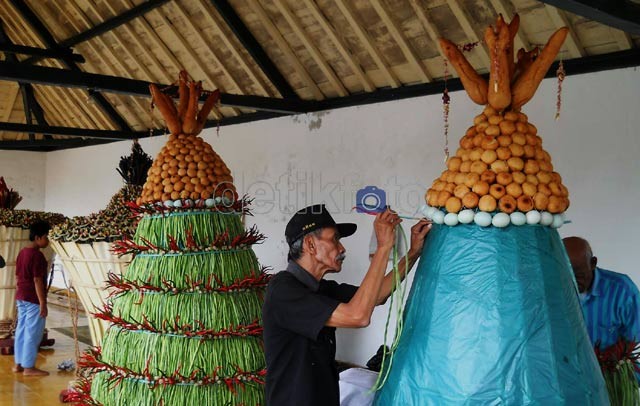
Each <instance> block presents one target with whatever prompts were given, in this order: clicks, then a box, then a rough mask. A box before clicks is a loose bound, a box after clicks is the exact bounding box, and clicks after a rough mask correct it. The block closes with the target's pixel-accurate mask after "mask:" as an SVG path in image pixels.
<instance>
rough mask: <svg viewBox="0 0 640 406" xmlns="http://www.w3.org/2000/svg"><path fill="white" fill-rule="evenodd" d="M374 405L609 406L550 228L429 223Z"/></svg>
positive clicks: (567, 265) (572, 286)
mask: <svg viewBox="0 0 640 406" xmlns="http://www.w3.org/2000/svg"><path fill="white" fill-rule="evenodd" d="M404 322H405V326H404V331H403V333H402V336H401V339H400V343H399V345H398V347H397V349H396V351H395V353H394V357H393V362H392V366H391V371H390V374H389V377H388V380H387V382H386V384H385V385H384V386H383V388H382V389H381V390H380V391H379V392H378V393H377V395H376V399H375V401H374V404H375V405H378V406H381V405H389V406H391V405H393V406H396V405H416V406H418V405H419V406H424V405H438V406H440V405H608V404H609V400H608V397H607V391H606V386H605V383H604V380H603V378H602V374H601V372H600V368H599V366H598V362H597V360H596V358H595V354H594V351H593V348H592V346H591V343H590V341H589V337H588V335H587V331H586V329H585V326H584V321H583V317H582V312H581V310H580V304H579V301H578V296H577V289H576V284H575V279H574V276H573V272H572V270H571V265H570V263H569V260H568V258H567V255H566V253H565V250H564V247H563V245H562V241H561V239H560V236H559V235H558V232H557V231H556V230H555V229H552V228H550V227H544V226H520V227H516V226H510V227H507V228H495V227H486V228H482V227H479V226H476V225H458V226H456V227H448V226H444V225H436V224H434V225H433V228H432V229H431V232H430V233H429V235H428V237H427V241H426V243H425V247H424V250H423V253H422V258H421V259H420V262H419V264H418V269H417V273H416V275H415V278H414V281H413V285H412V287H411V292H410V294H409V298H408V300H407V304H406V306H405V309H404Z"/></svg>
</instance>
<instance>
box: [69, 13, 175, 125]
mask: <svg viewBox="0 0 640 406" xmlns="http://www.w3.org/2000/svg"><path fill="white" fill-rule="evenodd" d="M88 5H89V6H88V7H89V10H90V11H91V12H92V13H93V14H94V15H96V16H97V17H98V18H99V19H100V20H101V21H103V22H104V21H108V19H107V18H105V17H103V16H102V14H101V13H100V10H98V8H97V7H95V6H94V5H93V4H91V3H88ZM76 13H78V15H79V16H81V17H82V19H83V21H84V22H85V24H88V25H89V26H90V24H91V23H90V21H89V20H88V18H86V16H85V15H84V13H83V12H82V11H81V10H76ZM109 34H110V35H111V36H112V37H113V39H114V40H115V41H116V43H117V44H118V46H119V47H120V49H121V50H122V51H124V53H125V54H126V55H127V57H128V59H129V60H130V61H132V62H133V63H134V64H135V66H136V67H137V68H138V69H139V70H140V72H142V73H143V74H144V76H145V78H146V79H147V80H149V81H156V80H157V78H155V77H154V75H153V74H152V73H151V71H150V70H149V68H148V67H147V66H146V64H144V63H141V61H140V58H138V56H137V55H135V54H134V53H133V51H132V50H131V48H130V47H129V45H128V44H127V43H126V42H125V41H124V39H123V38H122V35H120V34H119V33H118V31H116V30H115V29H113V30H111V31H109ZM100 39H101V43H102V45H103V47H105V49H106V51H107V52H108V53H109V54H110V55H111V56H112V57H113V58H114V60H115V61H116V62H117V63H118V65H119V66H120V69H121V72H124V73H125V75H127V76H129V77H133V76H134V72H133V71H132V70H131V68H129V67H128V66H127V65H126V64H124V62H123V60H124V58H122V57H118V56H116V55H115V53H114V51H113V49H112V47H109V46H108V45H107V44H106V42H105V41H104V39H103V38H100ZM132 102H133V103H134V104H135V105H136V106H137V107H138V109H139V110H140V111H141V112H142V113H143V116H142V117H149V118H150V120H149V121H146V120H145V119H144V118H141V117H140V116H137V119H138V120H139V121H140V122H141V126H142V127H147V126H149V122H150V125H151V126H156V127H160V126H162V124H161V122H160V121H159V120H158V119H157V118H155V117H154V116H153V115H152V114H148V108H147V106H146V105H145V104H144V103H142V101H140V100H137V99H133V100H132Z"/></svg>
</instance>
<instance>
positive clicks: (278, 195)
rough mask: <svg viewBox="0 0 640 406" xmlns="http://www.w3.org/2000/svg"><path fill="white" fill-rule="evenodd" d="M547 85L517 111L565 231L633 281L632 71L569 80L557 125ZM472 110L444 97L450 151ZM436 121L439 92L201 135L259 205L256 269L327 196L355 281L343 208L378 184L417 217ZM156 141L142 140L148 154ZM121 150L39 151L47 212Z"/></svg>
mask: <svg viewBox="0 0 640 406" xmlns="http://www.w3.org/2000/svg"><path fill="white" fill-rule="evenodd" d="M555 86H556V84H555V81H554V80H546V81H545V82H544V83H543V84H542V86H541V88H540V90H539V91H538V94H537V95H536V97H535V98H534V100H532V101H531V102H530V104H529V105H527V106H525V112H526V113H527V114H528V115H529V117H530V121H531V122H533V123H534V124H535V125H536V126H537V127H538V129H539V133H540V134H541V135H542V137H543V138H544V145H545V147H546V149H547V150H548V151H549V152H550V154H551V155H552V157H553V163H554V165H555V167H556V169H557V170H558V171H559V172H560V173H561V174H562V175H563V177H564V181H565V184H566V185H567V187H568V188H569V190H570V193H571V201H572V206H571V208H570V210H569V212H568V216H569V218H570V219H571V220H572V221H573V223H572V224H570V225H566V226H565V227H564V228H562V229H561V234H562V235H563V236H566V235H572V234H577V235H581V236H584V237H585V238H587V239H589V240H591V241H592V245H593V248H594V251H595V253H596V255H598V257H599V258H600V263H601V265H602V266H604V267H607V268H610V269H612V270H616V271H619V272H625V273H628V274H630V275H631V276H632V278H633V279H634V280H635V281H636V283H638V284H640V269H638V268H637V266H636V264H637V263H638V260H639V255H638V248H637V247H638V246H639V244H638V243H639V242H640V241H639V240H640V239H639V238H638V231H637V230H638V229H639V228H640V216H638V215H637V214H636V212H637V208H636V206H637V202H638V201H640V179H639V176H640V163H639V159H638V157H639V156H640V134H639V132H638V129H640V72H638V70H637V69H633V68H631V69H624V70H617V71H610V72H602V73H595V74H589V75H581V76H569V77H567V79H566V81H565V84H564V92H563V110H562V117H561V119H560V121H558V122H556V121H554V119H553V116H554V113H555V104H556V94H555V89H556V87H555ZM479 111H481V107H480V106H476V105H473V104H472V103H471V102H470V101H469V100H468V98H467V97H466V95H465V94H464V93H462V92H456V93H454V94H453V95H452V106H451V118H450V119H451V129H450V140H451V141H450V148H451V149H452V151H454V152H455V148H456V147H457V140H458V139H459V138H460V136H461V135H463V134H464V131H465V130H466V128H467V127H468V126H469V125H470V124H471V123H472V118H473V116H474V115H476V114H478V112H479ZM442 124H443V123H442V105H441V101H440V95H433V96H428V97H421V98H415V99H407V100H402V101H394V102H388V103H383V104H376V105H369V106H361V107H354V108H345V109H340V110H335V111H330V112H325V113H321V114H311V115H301V116H296V117H285V118H279V119H273V120H268V121H261V122H255V123H247V124H242V125H236V126H231V127H225V128H222V129H221V131H220V136H219V137H218V136H217V135H216V132H215V129H209V130H207V131H206V132H205V133H204V138H205V139H206V140H207V141H208V142H209V143H211V144H212V145H213V147H214V149H216V150H217V152H218V153H220V154H221V156H222V157H224V159H225V160H226V162H227V164H228V165H229V167H230V168H231V169H232V171H233V173H234V176H235V183H236V186H237V187H238V189H239V190H240V191H241V192H246V193H249V194H250V195H252V196H253V197H255V198H256V202H255V204H254V213H255V217H253V218H249V219H248V225H251V223H252V222H255V223H256V224H257V225H258V227H259V228H260V230H261V231H262V232H263V233H264V234H266V235H267V236H268V237H269V238H268V240H267V241H266V242H265V243H264V244H263V245H261V246H257V247H256V248H255V250H256V252H257V254H258V256H259V258H260V260H261V262H262V263H263V264H265V265H271V266H273V267H274V268H275V269H276V270H279V269H282V268H283V267H284V266H285V259H286V246H285V243H284V238H283V233H284V226H285V224H286V221H287V220H288V218H289V217H290V215H291V213H292V212H293V211H294V210H295V209H297V208H301V207H304V206H305V205H308V204H312V203H318V202H323V201H324V202H325V203H327V205H328V207H329V209H330V210H331V212H332V213H334V215H335V216H334V217H335V218H336V220H338V221H349V222H356V223H358V226H359V232H358V233H357V234H356V235H355V236H354V237H351V238H347V239H345V240H344V243H345V246H346V247H347V250H348V258H347V261H346V263H345V266H344V269H343V272H342V274H341V275H340V276H338V277H337V279H338V280H341V281H346V282H351V283H358V282H360V281H361V279H362V277H363V275H364V273H365V270H366V267H367V264H368V243H369V238H370V234H371V222H372V218H371V217H369V216H365V215H358V214H352V213H350V208H351V207H352V206H353V204H354V196H355V192H356V190H358V189H359V188H360V187H362V186H364V185H368V184H373V185H378V186H380V187H383V188H385V189H386V190H387V191H388V193H389V202H390V204H391V205H392V207H394V208H395V209H397V210H399V211H400V212H401V213H404V214H413V212H414V211H415V209H416V208H417V206H418V205H419V204H421V203H422V195H423V194H424V192H425V190H426V188H427V186H428V185H430V184H431V181H432V180H433V178H434V177H436V176H437V175H438V174H439V173H440V172H441V171H442V170H443V169H444V163H443V158H444V155H443V146H444V137H443V131H442ZM163 142H164V141H163V139H161V138H156V139H152V140H145V141H143V142H142V145H143V147H144V149H145V150H146V151H147V152H148V153H150V154H152V155H154V156H155V154H157V152H158V151H159V150H160V148H161V146H162V143H163ZM129 148H130V144H129V143H126V142H122V143H115V144H110V145H103V146H95V147H89V148H83V149H75V150H69V151H59V152H52V153H49V154H47V162H46V190H47V194H46V203H45V208H46V209H47V210H51V211H60V212H62V213H65V214H67V215H78V214H87V213H89V212H92V211H96V210H99V209H101V208H103V207H104V206H105V205H106V203H107V201H108V200H109V198H110V196H111V195H112V194H113V193H114V192H115V191H116V190H117V189H118V188H119V187H120V185H121V181H120V179H119V176H118V175H117V173H116V172H115V167H116V165H117V163H118V159H119V157H120V156H121V155H125V154H127V153H128V152H129ZM407 225H408V224H407ZM406 228H407V231H408V227H406ZM386 314H387V311H386V308H380V309H378V310H377V311H376V312H375V314H374V318H373V321H372V323H371V326H370V327H369V328H367V329H364V330H345V331H342V332H340V333H339V338H338V340H339V342H338V358H339V359H343V360H348V361H352V362H357V363H360V364H364V363H365V362H366V361H367V360H368V359H369V358H370V357H371V356H372V355H373V354H374V353H375V351H376V349H377V347H378V346H379V345H380V344H381V342H382V333H383V329H384V323H385V317H386Z"/></svg>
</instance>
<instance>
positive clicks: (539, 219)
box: [420, 205, 566, 228]
mask: <svg viewBox="0 0 640 406" xmlns="http://www.w3.org/2000/svg"><path fill="white" fill-rule="evenodd" d="M420 211H421V212H422V214H423V215H424V216H425V217H426V218H427V219H429V220H431V221H433V222H434V223H436V224H445V225H447V226H456V225H458V224H471V223H475V224H477V225H479V226H480V227H488V226H494V227H498V228H504V227H507V226H508V225H509V224H513V225H514V226H523V225H535V224H540V225H542V226H550V227H552V228H559V227H562V225H563V224H564V223H565V219H566V217H565V215H564V213H561V214H551V213H549V212H548V211H542V212H540V211H538V210H531V211H528V212H527V213H522V212H519V211H515V212H513V213H511V214H507V213H495V214H493V215H492V214H491V213H487V212H485V211H474V210H471V209H465V210H461V211H460V213H445V212H444V211H442V210H440V209H439V208H437V207H431V206H427V205H424V206H422V207H421V208H420Z"/></svg>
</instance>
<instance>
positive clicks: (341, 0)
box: [336, 0, 400, 88]
mask: <svg viewBox="0 0 640 406" xmlns="http://www.w3.org/2000/svg"><path fill="white" fill-rule="evenodd" d="M336 5H337V6H338V8H339V9H340V12H341V13H342V14H343V16H344V18H345V19H346V20H347V22H348V23H349V26H350V27H351V29H353V31H354V32H355V33H356V35H357V36H358V39H359V40H360V42H361V43H362V45H363V46H364V47H365V49H366V50H367V52H368V53H369V55H371V57H372V58H373V61H374V62H375V63H376V65H377V66H378V69H380V70H381V71H382V73H384V75H385V76H386V78H387V81H388V85H389V86H391V87H393V88H396V87H398V86H400V81H399V80H398V77H397V76H396V74H395V73H393V71H392V70H391V68H389V67H388V66H387V64H386V62H385V61H384V58H383V56H382V53H380V51H379V50H378V48H377V47H375V46H374V45H373V40H372V39H371V36H370V35H369V34H368V33H367V32H366V31H365V30H364V28H362V26H361V25H360V23H359V22H358V21H357V20H356V17H355V15H354V12H353V10H352V8H351V7H352V6H351V5H350V4H349V3H348V2H346V1H345V0H336Z"/></svg>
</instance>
